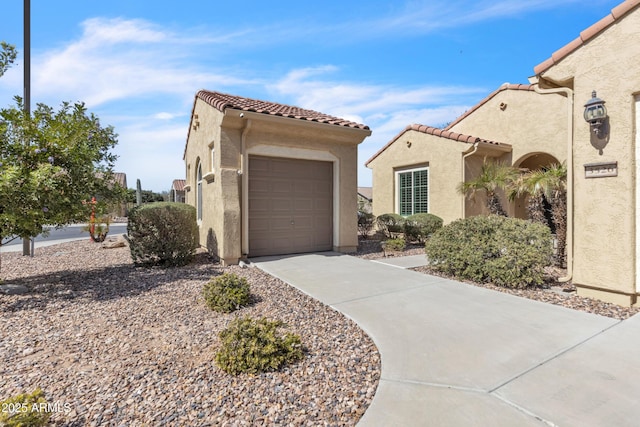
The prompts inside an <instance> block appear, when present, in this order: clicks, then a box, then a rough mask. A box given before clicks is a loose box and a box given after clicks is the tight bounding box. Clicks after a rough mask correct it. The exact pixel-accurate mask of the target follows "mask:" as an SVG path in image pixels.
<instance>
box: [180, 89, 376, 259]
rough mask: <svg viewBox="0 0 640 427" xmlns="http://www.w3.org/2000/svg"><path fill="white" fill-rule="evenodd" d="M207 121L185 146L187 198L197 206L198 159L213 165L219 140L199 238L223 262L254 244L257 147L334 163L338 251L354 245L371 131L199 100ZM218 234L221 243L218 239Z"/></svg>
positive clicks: (264, 152)
mask: <svg viewBox="0 0 640 427" xmlns="http://www.w3.org/2000/svg"><path fill="white" fill-rule="evenodd" d="M195 114H198V119H199V121H200V127H199V128H198V129H197V130H194V129H193V128H192V129H191V131H190V135H189V140H188V141H187V147H186V150H185V166H186V168H187V185H188V186H190V191H189V192H187V203H189V204H191V205H193V206H196V191H197V183H196V174H197V165H196V159H197V158H200V159H203V174H207V173H209V172H211V171H212V169H211V167H212V166H211V161H210V158H211V151H210V148H209V146H210V144H212V143H213V144H214V145H213V147H214V149H215V156H214V157H215V162H216V164H215V165H213V170H214V175H213V180H210V182H208V181H207V180H205V181H204V183H203V216H202V221H201V223H200V239H201V240H200V241H201V244H202V245H203V246H206V245H207V242H209V246H213V247H212V248H210V249H211V250H212V251H213V252H214V253H216V254H217V255H218V256H219V257H220V258H221V259H222V260H223V262H224V263H227V264H232V263H237V262H238V259H240V258H241V257H243V256H244V255H246V253H247V251H248V248H247V246H248V235H247V233H248V231H247V230H248V227H247V224H248V219H247V218H246V216H247V212H248V207H247V206H246V205H247V203H246V198H245V197H246V195H245V193H246V191H243V189H246V188H247V185H248V175H247V173H248V172H247V171H248V161H249V156H250V155H251V154H259V155H267V156H273V157H288V158H300V159H312V160H313V159H315V160H327V161H333V162H334V211H335V213H334V236H333V242H334V250H337V251H342V252H352V251H355V250H356V248H357V245H358V238H357V216H356V212H357V146H358V144H359V143H360V142H362V140H363V139H364V138H365V137H366V136H368V135H369V134H370V131H368V130H362V129H353V128H346V127H338V126H335V125H330V124H321V123H314V122H304V121H302V120H297V119H289V118H283V117H274V116H269V115H265V114H260V113H252V112H242V117H241V116H240V114H241V112H240V111H238V110H231V109H227V110H226V112H225V113H222V112H220V111H218V110H216V109H214V108H213V107H211V106H209V105H208V104H206V103H205V102H203V101H202V100H200V99H197V100H196V103H195V107H194V115H195ZM211 236H214V240H215V242H216V243H215V245H211V242H212V239H211Z"/></svg>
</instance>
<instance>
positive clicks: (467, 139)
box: [365, 124, 511, 166]
mask: <svg viewBox="0 0 640 427" xmlns="http://www.w3.org/2000/svg"><path fill="white" fill-rule="evenodd" d="M412 130H413V131H416V132H421V133H426V134H427V135H434V136H437V137H440V138H445V139H450V140H453V141H459V142H464V143H467V144H475V143H482V144H490V145H494V146H496V147H510V146H511V145H510V144H504V143H502V142H497V141H491V140H488V139H482V138H478V137H476V136H471V135H464V134H461V133H457V132H451V131H449V130H446V129H440V128H435V127H431V126H425V125H420V124H412V125H409V126H407V127H406V128H404V130H403V131H402V132H400V133H399V134H398V135H396V136H395V137H394V138H393V139H392V140H391V141H389V142H388V143H387V145H385V146H384V147H382V148H381V149H380V150H379V151H378V152H377V153H376V154H374V155H373V156H371V158H370V159H369V160H367V162H366V163H365V166H369V163H371V162H372V161H373V160H374V159H375V158H376V157H378V156H379V155H380V154H382V152H383V151H384V150H386V149H387V148H388V147H389V146H390V145H391V144H393V143H394V142H395V141H397V140H398V139H399V138H400V137H401V136H402V135H404V133H405V132H408V131H412Z"/></svg>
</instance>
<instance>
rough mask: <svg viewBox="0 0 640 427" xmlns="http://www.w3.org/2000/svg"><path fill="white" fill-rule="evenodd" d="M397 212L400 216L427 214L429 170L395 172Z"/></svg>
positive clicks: (423, 168) (417, 169)
mask: <svg viewBox="0 0 640 427" xmlns="http://www.w3.org/2000/svg"><path fill="white" fill-rule="evenodd" d="M396 197H397V202H396V206H397V212H398V213H399V214H400V215H402V216H409V215H413V214H417V213H428V212H429V168H428V167H420V168H415V169H405V170H400V171H396Z"/></svg>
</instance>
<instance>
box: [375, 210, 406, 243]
mask: <svg viewBox="0 0 640 427" xmlns="http://www.w3.org/2000/svg"><path fill="white" fill-rule="evenodd" d="M377 222H378V227H379V228H380V229H381V230H382V231H383V232H384V234H386V236H387V237H389V238H393V237H397V235H398V234H400V233H404V222H405V220H404V217H402V216H400V215H398V214H394V213H387V214H382V215H380V216H378V218H377Z"/></svg>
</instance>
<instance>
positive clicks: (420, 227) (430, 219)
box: [404, 213, 442, 242]
mask: <svg viewBox="0 0 640 427" xmlns="http://www.w3.org/2000/svg"><path fill="white" fill-rule="evenodd" d="M440 228H442V218H440V217H439V216H436V215H433V214H430V213H419V214H414V215H410V216H408V217H407V218H406V219H405V225H404V234H405V237H406V238H407V240H419V241H421V242H422V241H424V240H426V239H428V238H429V236H431V235H432V234H433V233H435V232H436V231H438V230H439V229H440Z"/></svg>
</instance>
